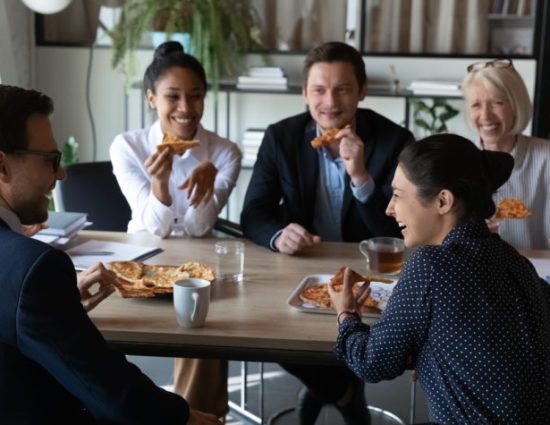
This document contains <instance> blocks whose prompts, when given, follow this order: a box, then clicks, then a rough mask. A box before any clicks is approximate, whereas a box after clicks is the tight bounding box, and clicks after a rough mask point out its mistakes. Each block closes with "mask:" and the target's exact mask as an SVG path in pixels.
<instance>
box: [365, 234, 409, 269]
mask: <svg viewBox="0 0 550 425" xmlns="http://www.w3.org/2000/svg"><path fill="white" fill-rule="evenodd" d="M359 251H361V253H362V254H363V255H364V256H365V258H366V259H367V269H368V270H369V271H370V272H373V273H379V274H396V273H399V272H400V271H401V267H402V266H403V257H404V253H405V243H404V242H403V239H399V238H392V237H386V236H381V237H376V238H370V239H367V240H365V241H361V242H360V243H359Z"/></svg>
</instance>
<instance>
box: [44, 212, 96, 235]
mask: <svg viewBox="0 0 550 425" xmlns="http://www.w3.org/2000/svg"><path fill="white" fill-rule="evenodd" d="M87 219H88V214H86V213H80V212H68V211H49V212H48V220H47V221H46V226H47V227H46V228H44V229H42V230H41V231H40V232H38V233H39V234H42V235H52V236H64V237H68V236H71V235H73V234H74V233H76V232H78V231H79V230H81V229H83V228H84V227H85V226H86V225H87Z"/></svg>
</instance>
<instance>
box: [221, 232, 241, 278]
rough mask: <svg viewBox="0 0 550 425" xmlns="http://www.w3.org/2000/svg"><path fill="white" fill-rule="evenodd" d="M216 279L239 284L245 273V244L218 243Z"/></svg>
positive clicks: (235, 242)
mask: <svg viewBox="0 0 550 425" xmlns="http://www.w3.org/2000/svg"><path fill="white" fill-rule="evenodd" d="M215 249H216V277H217V278H218V279H219V280H223V281H226V282H235V283H239V282H242V280H243V272H244V243H243V242H239V241H229V240H228V241H219V242H216V245H215Z"/></svg>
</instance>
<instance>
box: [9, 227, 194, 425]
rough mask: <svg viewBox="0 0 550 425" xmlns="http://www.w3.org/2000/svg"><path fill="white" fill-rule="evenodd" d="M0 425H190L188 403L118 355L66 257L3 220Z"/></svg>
mask: <svg viewBox="0 0 550 425" xmlns="http://www.w3.org/2000/svg"><path fill="white" fill-rule="evenodd" d="M0 244H1V246H2V255H0V423H1V424H6V425H7V424H17V425H21V424H33V425H36V424H88V423H100V424H132V425H135V424H156V423H159V424H160V423H169V424H178V425H183V424H185V423H186V421H187V419H188V415H189V409H188V406H187V403H186V402H185V400H183V399H182V398H180V397H179V396H176V395H175V394H172V393H169V392H166V391H164V390H163V389H161V388H158V387H156V386H155V385H154V383H153V382H152V381H150V380H149V379H148V378H147V377H146V376H145V375H143V374H142V373H141V372H140V371H139V369H137V368H136V367H135V366H134V365H132V364H130V363H128V362H127V361H126V359H125V358H124V356H123V355H121V354H119V353H117V352H115V351H113V350H111V349H110V348H109V347H108V346H107V344H106V342H105V340H104V339H103V337H102V336H101V334H100V333H99V331H98V330H97V329H96V327H95V326H94V325H93V324H92V322H91V321H90V320H89V318H88V315H87V314H86V312H85V311H84V309H83V307H82V305H81V304H80V295H79V292H78V289H77V286H76V274H75V271H74V266H73V264H72V263H71V260H70V259H69V257H68V256H67V255H66V254H65V253H63V252H62V251H59V250H56V249H53V248H51V247H50V246H48V245H46V244H43V243H41V242H38V241H36V240H33V239H31V238H28V237H25V236H22V235H19V234H17V233H15V232H13V231H11V230H9V229H8V228H7V226H6V225H5V223H4V222H3V221H1V220H0Z"/></svg>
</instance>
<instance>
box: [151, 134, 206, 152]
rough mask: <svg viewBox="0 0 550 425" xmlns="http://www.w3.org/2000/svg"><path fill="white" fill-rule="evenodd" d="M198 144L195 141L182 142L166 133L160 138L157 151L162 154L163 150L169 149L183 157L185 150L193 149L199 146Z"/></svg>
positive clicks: (198, 142)
mask: <svg viewBox="0 0 550 425" xmlns="http://www.w3.org/2000/svg"><path fill="white" fill-rule="evenodd" d="M200 143H201V142H200V141H199V140H197V139H194V140H183V139H182V138H180V137H178V136H174V135H173V134H170V133H166V134H165V135H164V137H163V138H162V142H161V143H160V144H159V145H157V151H158V152H162V151H163V150H164V149H171V150H172V152H174V153H175V154H178V155H183V154H184V153H185V151H186V150H187V149H191V148H194V147H195V146H198V145H200Z"/></svg>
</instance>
